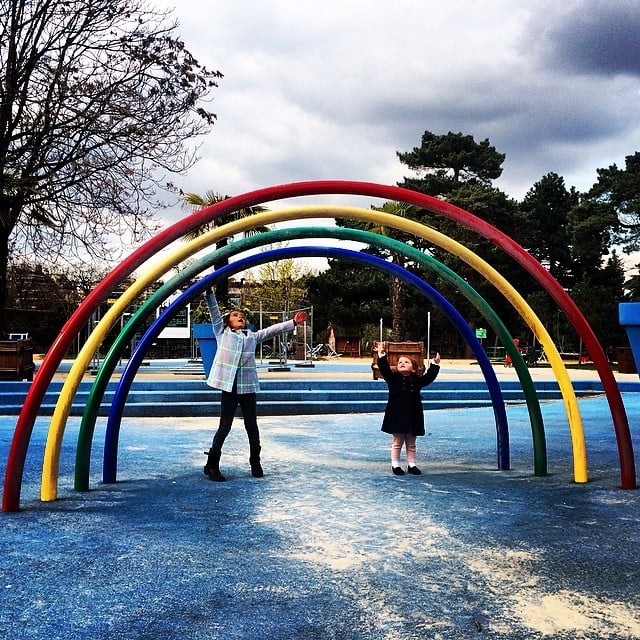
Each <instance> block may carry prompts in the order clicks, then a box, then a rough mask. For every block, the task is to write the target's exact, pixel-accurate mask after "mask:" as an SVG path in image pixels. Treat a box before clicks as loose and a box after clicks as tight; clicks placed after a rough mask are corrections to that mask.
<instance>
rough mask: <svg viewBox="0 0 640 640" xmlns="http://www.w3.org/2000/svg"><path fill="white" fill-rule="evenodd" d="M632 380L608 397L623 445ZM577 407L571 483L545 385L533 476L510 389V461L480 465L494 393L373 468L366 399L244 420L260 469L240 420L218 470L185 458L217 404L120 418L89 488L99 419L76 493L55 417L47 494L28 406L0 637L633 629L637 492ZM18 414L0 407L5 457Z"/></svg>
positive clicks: (490, 453) (492, 457)
mask: <svg viewBox="0 0 640 640" xmlns="http://www.w3.org/2000/svg"><path fill="white" fill-rule="evenodd" d="M334 366H336V365H334ZM451 369H452V371H451V374H452V375H457V374H455V373H454V371H453V369H460V365H459V363H458V364H457V365H456V366H455V367H454V366H451ZM533 371H534V373H535V370H533ZM338 373H339V372H338V370H337V369H335V370H334V375H337V374H338ZM443 373H446V374H447V375H449V373H448V372H447V364H446V363H445V365H444V371H443ZM307 375H312V374H311V373H307ZM340 375H343V374H342V373H340ZM344 375H346V373H345V374H344ZM499 375H500V376H502V375H505V376H507V375H512V374H511V373H510V372H509V371H508V370H505V371H504V372H503V371H502V370H500V371H499ZM629 379H634V380H637V376H634V377H630V378H629ZM639 396H640V394H625V395H624V400H625V405H626V407H627V411H628V413H629V416H630V420H631V423H632V428H633V432H634V438H635V440H636V448H638V444H637V441H638V438H639V437H640V433H639V432H638V431H639V430H638V425H639V424H640V397H639ZM580 408H581V412H582V415H583V420H584V422H585V431H586V433H587V446H588V456H589V463H590V465H589V466H590V474H591V475H590V482H589V483H587V484H584V485H576V484H574V483H573V482H572V479H571V478H572V475H571V473H572V472H571V442H570V437H569V432H568V427H567V423H566V414H565V411H564V407H563V404H562V402H551V403H544V404H543V415H544V419H545V424H546V430H547V439H548V442H549V470H550V475H549V476H547V477H545V478H535V477H533V476H532V446H531V436H530V427H529V426H528V419H527V412H526V408H525V407H522V406H516V407H509V408H508V415H509V421H510V425H511V428H510V431H511V449H512V467H513V468H512V470H511V471H508V472H498V471H496V450H495V449H496V437H495V425H494V422H493V413H492V410H491V409H473V410H469V409H467V410H448V411H438V412H430V413H428V414H427V425H428V426H427V429H428V435H427V436H426V437H425V438H421V439H419V457H420V459H421V466H422V468H423V470H424V474H423V475H422V476H416V477H414V476H404V477H395V476H392V475H391V474H390V469H389V463H388V446H389V441H388V437H387V436H386V435H385V434H382V433H380V431H379V423H380V417H379V416H378V415H371V414H365V415H341V416H321V417H320V416H319V417H315V416H305V417H304V418H299V419H294V418H285V419H282V418H261V419H260V424H261V430H262V435H263V445H264V467H265V471H266V475H265V478H263V479H260V480H256V479H253V478H251V477H250V475H249V473H248V464H247V460H246V458H247V455H248V452H247V444H246V436H245V435H244V431H243V429H242V427H241V425H240V424H237V425H235V426H234V429H233V430H232V432H231V435H230V436H229V440H228V442H227V443H226V445H225V449H224V454H223V461H222V464H223V470H224V472H225V474H226V475H227V476H228V478H229V480H228V482H226V483H212V482H210V481H208V480H206V479H205V477H204V475H203V474H202V464H203V461H204V456H203V455H202V453H201V452H202V450H203V449H204V448H207V447H208V445H209V442H210V439H211V436H212V433H213V429H214V428H215V424H213V420H212V421H211V422H208V421H202V420H197V419H174V420H166V419H165V420H162V419H127V420H126V421H125V423H124V424H123V429H122V434H121V437H120V465H119V482H118V483H117V484H115V485H108V486H105V485H101V484H100V461H101V457H102V452H101V450H100V446H99V444H100V442H101V441H102V440H103V436H104V421H100V422H99V424H98V428H97V430H96V447H95V450H94V453H93V460H94V467H95V468H92V476H91V477H92V479H91V485H92V490H91V491H89V492H87V493H76V492H74V491H73V490H72V485H73V463H74V455H75V437H76V435H77V430H78V426H79V422H78V420H77V419H71V420H70V421H69V425H68V427H67V433H66V435H65V439H64V442H63V450H62V456H61V476H60V499H59V500H57V501H56V502H54V503H41V502H40V501H39V499H38V495H39V481H40V478H39V471H40V466H41V457H42V451H43V447H44V439H45V437H46V431H47V428H48V420H47V419H38V421H37V423H36V427H35V429H34V433H33V439H32V443H31V448H30V454H29V455H28V456H27V464H26V468H25V482H24V485H23V493H22V505H23V507H24V510H23V511H22V512H20V513H17V514H16V513H11V514H2V515H0V530H1V531H0V637H2V638H10V639H12V640H13V639H16V640H31V639H36V638H37V639H42V638H47V639H48V640H57V639H60V640H62V639H65V640H66V639H69V638H74V639H77V638H87V639H89V638H91V639H92V640H107V638H108V639H109V640H113V639H127V640H129V639H148V640H151V639H153V640H160V639H162V640H168V639H174V638H175V639H176V640H177V639H179V640H191V639H194V640H196V639H197V640H205V639H220V640H229V639H235V638H237V639H256V640H258V639H260V640H262V639H264V638H274V639H275V638H278V639H280V638H282V639H289V638H291V639H309V640H311V639H313V640H316V639H333V638H335V639H340V640H345V639H346V640H349V639H354V640H355V639H371V640H374V639H375V640H381V639H387V640H395V639H403V640H404V639H418V638H421V639H422V638H429V639H447V640H448V639H452V640H453V639H456V640H457V639H467V638H492V639H496V640H498V639H499V640H512V639H513V640H516V639H518V640H521V639H527V640H529V639H538V638H539V639H549V638H553V639H567V640H568V639H571V640H574V639H576V638H586V639H593V640H596V639H598V640H602V639H623V638H624V639H626V638H640V596H639V594H638V585H640V553H639V551H638V549H640V492H638V491H623V490H621V489H619V488H618V485H619V468H618V461H617V454H616V447H615V437H614V434H613V429H612V427H611V421H610V417H609V415H608V409H607V406H606V401H605V399H604V398H590V399H585V400H581V401H580ZM14 424H15V419H13V418H0V472H2V477H4V464H5V462H6V452H7V447H8V444H9V442H10V439H11V436H12V433H13V425H14ZM636 464H638V463H636Z"/></svg>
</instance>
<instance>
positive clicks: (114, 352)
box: [74, 227, 547, 491]
mask: <svg viewBox="0 0 640 640" xmlns="http://www.w3.org/2000/svg"><path fill="white" fill-rule="evenodd" d="M303 238H304V239H307V238H313V239H318V238H337V239H343V240H348V241H355V242H361V243H363V244H364V245H374V246H378V247H381V248H385V249H388V250H390V251H394V252H396V253H398V254H400V255H404V256H405V257H407V258H409V259H411V260H414V261H415V262H417V263H418V264H421V265H422V266H423V267H425V268H427V269H429V270H432V271H434V272H436V273H437V274H438V275H440V276H441V277H442V278H443V280H445V281H446V282H448V283H449V284H451V285H453V286H454V287H456V288H457V289H458V291H459V292H460V293H461V294H462V295H463V296H465V297H466V298H467V299H468V300H469V301H470V302H471V303H472V304H473V305H474V306H475V307H476V308H477V309H478V311H479V312H480V313H481V314H482V315H483V316H484V317H485V319H486V320H487V322H488V324H489V326H491V327H492V328H493V329H494V331H495V332H496V335H497V336H498V337H499V339H500V340H501V341H502V342H503V343H504V344H505V345H506V349H507V352H508V353H509V354H510V355H511V357H512V360H513V364H514V368H515V370H516V372H517V374H518V377H519V379H520V382H521V385H522V388H523V392H524V395H525V400H526V403H527V408H528V411H529V417H530V422H531V430H532V438H533V451H534V474H535V475H536V476H544V475H546V473H547V454H546V442H545V434H544V424H543V420H542V413H541V410H540V403H539V401H538V397H537V393H536V390H535V387H534V385H533V381H532V380H531V375H530V373H529V369H528V368H527V366H526V364H525V362H524V360H523V358H522V356H521V354H520V352H519V350H518V349H517V347H516V346H515V344H514V343H513V341H512V340H511V336H510V334H509V332H508V330H507V328H506V327H505V326H504V324H503V323H502V321H501V320H500V318H498V316H497V315H496V314H495V312H494V311H493V309H492V308H491V307H490V306H489V305H488V304H487V302H486V301H485V300H484V299H483V298H482V297H481V296H480V295H479V294H478V293H477V292H476V291H475V290H473V288H472V287H471V286H470V285H469V284H468V283H467V282H466V281H465V280H464V279H463V278H461V277H460V276H458V275H457V274H456V273H454V272H453V271H452V270H451V269H449V268H448V267H446V266H445V265H443V264H442V263H440V262H439V261H437V260H435V259H434V258H432V257H431V256H428V255H426V254H424V253H423V252H421V251H418V250H417V249H414V248H413V247H410V246H408V245H406V244H404V243H402V242H399V241H397V240H393V239H391V238H388V237H385V236H380V235H378V234H372V233H370V232H367V231H361V230H357V229H350V228H341V227H294V228H286V229H279V230H275V231H269V232H268V233H260V234H256V235H253V236H249V237H246V238H243V239H241V240H238V241H235V242H232V243H230V244H229V245H227V246H225V247H224V248H221V249H217V250H216V251H214V252H212V253H209V254H207V255H206V256H204V257H202V258H199V259H198V260H195V261H192V262H191V263H189V264H188V265H187V267H186V268H185V269H183V270H181V271H180V272H179V273H177V274H176V275H174V276H173V277H172V278H171V279H170V280H169V281H167V282H165V283H164V284H163V285H162V286H161V287H160V288H159V289H158V290H157V291H156V292H155V293H154V294H153V295H152V296H150V298H149V299H148V300H147V301H146V302H144V303H143V304H142V305H141V306H140V308H139V309H138V310H137V311H136V312H135V313H134V314H133V316H132V317H131V318H130V319H129V321H128V322H127V324H126V325H125V327H124V328H123V329H122V331H121V332H120V334H119V336H118V337H117V339H116V340H115V341H114V343H113V345H112V347H111V349H110V350H109V352H108V353H107V354H106V356H105V357H104V359H103V361H102V364H101V366H100V368H99V370H98V371H97V373H96V376H95V381H94V383H93V386H92V388H91V390H90V392H89V395H88V399H87V402H86V405H85V410H84V413H83V417H82V423H81V426H80V430H79V434H78V446H77V448H76V471H75V482H74V488H75V489H76V490H77V491H87V490H88V488H89V460H90V455H91V448H92V439H93V432H94V428H95V422H96V419H97V416H98V410H99V407H100V403H101V400H102V397H103V395H104V392H105V390H106V387H107V384H108V382H109V380H110V377H111V375H112V373H113V371H114V370H115V367H116V365H117V363H118V362H119V361H120V359H121V357H122V353H123V351H124V349H125V347H126V346H128V345H129V344H130V341H131V339H132V338H133V336H134V335H135V334H136V333H137V332H138V331H139V330H140V328H141V327H142V326H143V325H144V324H145V323H146V321H147V319H148V318H149V317H150V316H151V315H152V314H153V313H154V312H155V311H156V309H157V308H158V307H160V306H161V305H162V304H163V302H164V301H165V300H166V299H167V298H168V297H169V296H170V295H172V294H173V293H174V292H175V291H178V290H181V289H182V287H183V286H184V285H185V284H187V283H189V282H190V281H192V280H193V279H194V278H195V277H196V276H197V275H198V274H199V273H201V272H203V271H204V270H205V269H207V268H209V267H210V266H211V265H213V264H214V263H215V262H216V261H219V260H220V259H221V258H224V259H228V258H230V257H231V256H235V255H237V254H239V253H242V252H246V251H250V250H252V249H255V248H257V247H262V246H265V245H269V244H276V243H281V242H285V241H289V240H298V239H303ZM237 265H238V263H237V262H234V263H233V268H232V269H231V273H235V272H237V268H238V266H237ZM216 274H217V275H219V272H216ZM225 277H227V276H225ZM185 300H186V301H188V300H189V294H188V293H187V292H185V293H184V294H182V295H181V296H180V298H178V299H176V300H174V301H173V302H172V303H171V305H170V306H169V307H168V308H166V310H165V311H164V312H163V313H162V315H161V316H160V317H159V318H158V319H157V320H156V321H155V322H154V324H153V326H152V327H151V328H150V329H149V330H148V332H147V334H150V340H153V339H155V337H156V336H157V334H158V333H159V332H160V330H161V329H162V327H163V326H164V325H165V323H166V322H168V320H169V317H168V316H169V314H171V313H173V311H174V309H177V308H180V305H181V304H184V303H185ZM142 342H144V338H143V340H142V341H141V343H142ZM141 346H144V345H139V347H138V348H136V350H135V352H134V353H133V354H132V355H131V356H130V359H129V363H128V364H127V367H126V369H125V371H124V372H123V375H122V377H121V379H120V383H119V385H118V392H117V394H118V395H121V393H120V387H121V386H122V385H123V383H124V382H125V380H127V378H131V379H132V378H133V376H135V374H136V372H137V369H138V366H139V362H138V363H136V358H138V359H139V360H140V361H141V360H142V357H143V356H144V354H145V353H146V349H147V347H144V348H141ZM132 369H133V370H132ZM131 381H132V380H130V382H131ZM127 392H128V390H127ZM125 394H126V392H125ZM114 403H115V401H114ZM109 419H110V420H112V419H113V418H112V414H110V418H109ZM113 477H115V474H114V473H109V474H107V473H106V472H105V474H104V475H103V481H104V482H110V481H112V480H111V478H113Z"/></svg>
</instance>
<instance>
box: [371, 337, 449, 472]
mask: <svg viewBox="0 0 640 640" xmlns="http://www.w3.org/2000/svg"><path fill="white" fill-rule="evenodd" d="M376 350H377V352H378V367H379V368H380V373H381V374H382V377H383V378H384V379H385V381H386V383H387V385H388V387H389V399H388V401H387V406H386V408H385V411H384V420H383V421H382V431H384V432H385V433H390V434H392V435H393V440H392V442H391V470H392V471H393V473H394V475H396V476H403V475H404V470H403V469H402V467H401V466H400V452H401V451H402V445H403V444H404V446H405V450H406V455H407V462H408V469H407V472H408V473H410V474H412V475H415V476H418V475H420V474H421V473H422V472H421V471H420V469H418V467H417V466H416V436H423V435H424V413H423V410H422V398H421V396H420V390H421V389H422V387H426V386H427V385H428V384H431V383H432V382H433V381H434V380H435V379H436V376H437V375H438V372H439V371H440V354H439V353H436V355H435V358H434V359H433V363H432V364H431V365H430V366H429V369H428V370H427V371H426V372H425V373H424V375H422V376H418V374H417V373H416V370H417V366H416V364H415V362H413V360H411V358H409V356H400V357H399V358H398V364H397V365H396V371H395V373H394V372H393V371H392V370H391V367H390V366H389V362H388V361H387V355H386V353H385V350H384V342H378V343H377V345H376Z"/></svg>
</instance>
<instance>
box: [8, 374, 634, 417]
mask: <svg viewBox="0 0 640 640" xmlns="http://www.w3.org/2000/svg"><path fill="white" fill-rule="evenodd" d="M30 384H31V383H29V382H11V381H9V382H2V383H0V415H18V414H19V413H20V410H21V408H22V405H23V403H24V399H25V397H26V394H27V392H28V390H29V386H30ZM534 384H535V387H536V391H537V394H538V398H539V399H540V401H550V400H559V399H561V397H562V396H561V393H560V390H559V387H558V384H557V383H556V382H554V381H536V382H535V383H534ZM92 385H93V382H92V381H83V382H82V383H81V384H80V386H79V388H78V392H77V394H76V397H75V399H74V403H73V405H72V407H71V411H70V415H73V416H80V415H82V413H83V411H84V408H85V404H86V401H87V398H88V395H89V392H90V390H91V388H92ZM62 386H63V383H62V382H61V381H53V382H52V383H51V384H50V386H49V388H48V390H47V393H46V394H45V398H44V399H43V402H42V404H41V406H40V409H39V412H38V413H39V415H52V414H53V411H54V408H55V405H56V402H57V400H58V396H59V393H60V390H61V389H62ZM116 388H117V382H109V384H108V386H107V390H106V392H105V394H104V398H103V402H102V404H101V407H100V410H99V415H101V416H106V415H108V414H109V411H110V407H111V401H112V399H113V396H114V393H115V390H116ZM261 389H262V390H261V391H260V394H259V396H258V403H259V407H258V411H259V414H260V415H296V414H298V415H312V414H318V415H321V414H331V413H336V414H337V413H379V412H381V411H383V410H384V407H385V405H386V400H387V385H386V384H385V383H384V381H382V380H313V379H303V380H300V379H298V380H295V379H294V380H264V381H261ZM501 389H502V392H503V396H504V400H505V403H506V404H521V403H524V402H525V396H524V393H523V392H522V388H521V386H520V383H519V382H518V381H517V380H509V381H505V382H503V383H501ZM574 390H575V393H576V395H577V396H578V397H583V396H589V395H597V394H601V393H602V385H601V383H600V382H599V381H582V380H581V381H575V382H574ZM628 390H634V391H638V390H640V384H639V383H631V385H630V388H629V389H628ZM423 398H424V406H425V409H450V408H464V407H483V406H491V399H490V397H489V393H488V390H487V386H486V384H485V383H484V381H483V380H471V381H464V380H440V381H436V382H435V383H433V384H432V385H430V386H429V387H428V388H427V389H425V391H424V393H423ZM218 408H219V393H218V392H217V391H215V390H212V389H210V388H209V387H207V385H206V384H205V382H204V380H185V379H176V380H173V379H169V380H152V379H147V380H145V379H142V380H135V381H134V382H133V384H132V386H131V390H130V393H129V395H128V397H127V403H126V407H125V415H127V416H148V417H162V416H176V417H188V416H194V417H198V416H203V417H206V416H216V415H218Z"/></svg>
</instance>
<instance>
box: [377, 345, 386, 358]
mask: <svg viewBox="0 0 640 640" xmlns="http://www.w3.org/2000/svg"><path fill="white" fill-rule="evenodd" d="M376 351H377V352H378V358H381V357H382V356H383V355H384V354H385V350H384V342H378V343H377V344H376Z"/></svg>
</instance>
